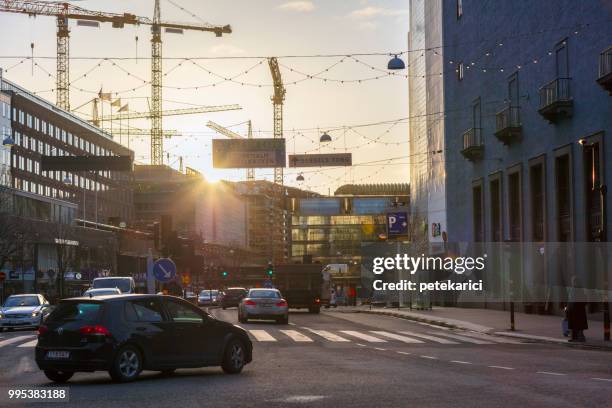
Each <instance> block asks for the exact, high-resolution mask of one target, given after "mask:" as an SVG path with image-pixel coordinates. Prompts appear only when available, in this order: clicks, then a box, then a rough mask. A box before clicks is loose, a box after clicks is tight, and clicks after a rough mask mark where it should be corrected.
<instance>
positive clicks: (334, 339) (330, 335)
mask: <svg viewBox="0 0 612 408" xmlns="http://www.w3.org/2000/svg"><path fill="white" fill-rule="evenodd" d="M305 329H306V330H308V331H309V332H311V333H314V334H316V335H317V336H321V337H323V338H324V339H325V340H328V341H332V342H336V343H340V342H350V340H349V339H345V338H344V337H340V336H338V335H337V334H334V333H332V332H328V331H327V330H314V329H309V328H307V327H305Z"/></svg>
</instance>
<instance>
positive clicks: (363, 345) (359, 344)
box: [355, 343, 366, 347]
mask: <svg viewBox="0 0 612 408" xmlns="http://www.w3.org/2000/svg"><path fill="white" fill-rule="evenodd" d="M355 344H357V345H358V346H361V347H365V346H366V345H365V344H361V343H355Z"/></svg>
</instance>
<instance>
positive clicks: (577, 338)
mask: <svg viewBox="0 0 612 408" xmlns="http://www.w3.org/2000/svg"><path fill="white" fill-rule="evenodd" d="M576 282H577V279H576V277H575V276H572V281H571V286H570V287H569V288H568V291H567V311H566V314H567V323H568V329H569V330H570V332H571V338H570V339H569V340H568V341H570V342H585V341H586V337H585V336H584V330H587V329H588V328H589V324H588V320H587V315H586V303H585V302H584V300H585V299H584V296H583V293H582V290H580V289H577V288H576Z"/></svg>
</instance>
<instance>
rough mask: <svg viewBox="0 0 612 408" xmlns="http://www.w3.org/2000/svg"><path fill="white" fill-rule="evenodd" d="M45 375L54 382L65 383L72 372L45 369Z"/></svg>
mask: <svg viewBox="0 0 612 408" xmlns="http://www.w3.org/2000/svg"><path fill="white" fill-rule="evenodd" d="M45 375H46V376H47V378H48V379H50V380H51V381H53V382H56V383H65V382H66V381H68V380H69V379H71V378H72V376H73V375H74V372H72V371H55V370H45Z"/></svg>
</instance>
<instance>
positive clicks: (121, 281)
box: [93, 278, 132, 293]
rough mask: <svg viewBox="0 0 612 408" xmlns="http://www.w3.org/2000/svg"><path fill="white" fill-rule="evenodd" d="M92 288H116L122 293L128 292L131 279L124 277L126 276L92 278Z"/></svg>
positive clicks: (130, 286) (130, 288) (130, 287)
mask: <svg viewBox="0 0 612 408" xmlns="http://www.w3.org/2000/svg"><path fill="white" fill-rule="evenodd" d="M93 288H94V289H102V288H117V289H119V290H120V291H121V292H122V293H129V292H130V291H131V290H132V281H131V279H126V278H116V279H94V281H93Z"/></svg>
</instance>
